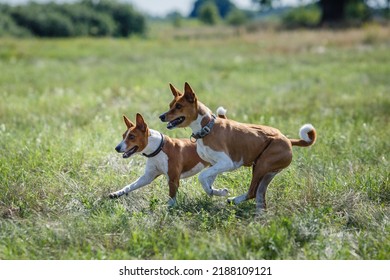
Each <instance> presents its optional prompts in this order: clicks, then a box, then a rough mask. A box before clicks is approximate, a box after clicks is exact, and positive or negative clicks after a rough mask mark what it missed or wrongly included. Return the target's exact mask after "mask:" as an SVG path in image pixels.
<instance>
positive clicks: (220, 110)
mask: <svg viewBox="0 0 390 280" xmlns="http://www.w3.org/2000/svg"><path fill="white" fill-rule="evenodd" d="M226 112H227V110H226V109H225V108H223V107H222V106H219V107H218V109H217V115H218V117H220V118H221V119H227V117H226Z"/></svg>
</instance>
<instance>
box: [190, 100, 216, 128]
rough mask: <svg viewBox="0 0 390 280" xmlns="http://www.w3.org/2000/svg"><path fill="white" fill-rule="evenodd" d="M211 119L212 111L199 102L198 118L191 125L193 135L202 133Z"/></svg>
mask: <svg viewBox="0 0 390 280" xmlns="http://www.w3.org/2000/svg"><path fill="white" fill-rule="evenodd" d="M211 119H212V111H211V110H210V109H209V108H208V107H207V106H206V105H204V104H202V103H200V102H199V101H198V117H197V118H196V120H194V121H192V122H191V123H190V128H191V130H192V133H194V134H196V133H198V132H199V131H201V129H202V127H204V126H205V125H206V124H207V123H208V122H209V121H210V120H211Z"/></svg>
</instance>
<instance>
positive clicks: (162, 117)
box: [159, 113, 166, 122]
mask: <svg viewBox="0 0 390 280" xmlns="http://www.w3.org/2000/svg"><path fill="white" fill-rule="evenodd" d="M165 117H166V113H164V114H161V115H160V116H159V118H160V120H161V121H162V122H165Z"/></svg>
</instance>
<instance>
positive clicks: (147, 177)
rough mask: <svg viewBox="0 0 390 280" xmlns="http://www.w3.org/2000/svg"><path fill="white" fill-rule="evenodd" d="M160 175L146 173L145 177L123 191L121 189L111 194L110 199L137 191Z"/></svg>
mask: <svg viewBox="0 0 390 280" xmlns="http://www.w3.org/2000/svg"><path fill="white" fill-rule="evenodd" d="M158 175H159V174H158V173H157V172H145V174H144V175H142V176H141V177H139V178H138V179H137V180H136V181H134V182H133V183H131V184H129V185H127V186H125V187H124V188H123V189H120V190H119V191H116V192H113V193H111V194H110V197H112V198H116V197H120V196H122V195H124V194H127V193H129V192H132V191H135V190H136V189H139V188H141V187H144V186H146V185H149V184H150V183H151V182H152V181H153V180H154V178H156V177H157V176H158Z"/></svg>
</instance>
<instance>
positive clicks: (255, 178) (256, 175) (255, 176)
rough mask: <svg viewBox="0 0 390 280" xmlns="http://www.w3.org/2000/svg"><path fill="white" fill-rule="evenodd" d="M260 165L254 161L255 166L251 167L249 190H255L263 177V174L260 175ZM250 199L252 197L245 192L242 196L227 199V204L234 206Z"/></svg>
mask: <svg viewBox="0 0 390 280" xmlns="http://www.w3.org/2000/svg"><path fill="white" fill-rule="evenodd" d="M260 169H261V165H260V162H259V159H258V160H257V161H256V164H254V165H253V167H252V181H251V185H250V188H249V189H256V187H257V186H258V185H259V183H260V182H261V180H262V176H263V173H261V170H260ZM250 198H253V197H250V193H249V192H247V193H245V194H242V195H240V196H236V197H234V198H229V199H228V200H227V202H228V203H234V204H236V205H237V204H240V203H242V202H244V201H246V200H248V199H250Z"/></svg>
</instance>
